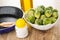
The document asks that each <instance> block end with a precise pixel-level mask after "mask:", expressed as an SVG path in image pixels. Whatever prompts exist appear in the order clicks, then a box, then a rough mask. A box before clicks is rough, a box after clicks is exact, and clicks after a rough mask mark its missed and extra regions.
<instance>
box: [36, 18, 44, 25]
mask: <svg viewBox="0 0 60 40" xmlns="http://www.w3.org/2000/svg"><path fill="white" fill-rule="evenodd" d="M35 24H38V25H42V24H43V20H41V19H36V20H35Z"/></svg>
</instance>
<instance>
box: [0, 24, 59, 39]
mask: <svg viewBox="0 0 60 40" xmlns="http://www.w3.org/2000/svg"><path fill="white" fill-rule="evenodd" d="M0 40H60V24H59V23H57V24H56V25H55V26H54V27H53V28H51V29H50V30H47V31H39V30H36V29H34V28H32V30H31V32H30V33H29V35H28V36H27V37H26V38H24V39H19V38H17V37H16V34H15V31H11V32H9V33H5V34H0Z"/></svg>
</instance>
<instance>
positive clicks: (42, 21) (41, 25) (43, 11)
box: [24, 5, 58, 30]
mask: <svg viewBox="0 0 60 40" xmlns="http://www.w3.org/2000/svg"><path fill="white" fill-rule="evenodd" d="M24 19H25V21H26V22H27V23H28V24H30V25H31V26H32V27H34V28H36V29H39V30H48V29H50V28H52V27H53V26H54V25H55V24H56V23H57V20H58V10H57V9H54V8H53V7H51V6H49V7H45V6H43V5H41V6H38V7H37V8H35V9H33V8H31V9H29V10H28V11H27V12H26V13H25V15H24Z"/></svg>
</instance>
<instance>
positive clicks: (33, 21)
mask: <svg viewBox="0 0 60 40" xmlns="http://www.w3.org/2000/svg"><path fill="white" fill-rule="evenodd" d="M27 20H28V21H29V22H31V23H33V24H34V23H35V17H34V16H31V15H30V16H28V17H27Z"/></svg>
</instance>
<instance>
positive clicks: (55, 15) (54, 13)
mask: <svg viewBox="0 0 60 40" xmlns="http://www.w3.org/2000/svg"><path fill="white" fill-rule="evenodd" d="M52 16H53V17H55V18H57V17H58V11H57V10H56V9H54V10H53V15H52Z"/></svg>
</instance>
